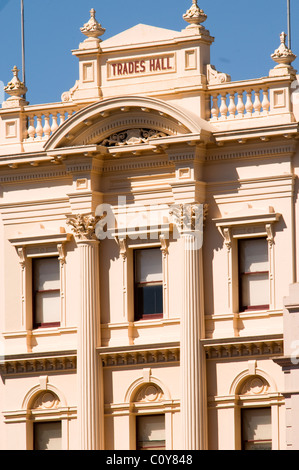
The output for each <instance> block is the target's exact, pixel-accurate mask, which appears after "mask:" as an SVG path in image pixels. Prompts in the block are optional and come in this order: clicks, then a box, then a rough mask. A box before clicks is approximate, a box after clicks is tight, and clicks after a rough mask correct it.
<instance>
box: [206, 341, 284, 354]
mask: <svg viewBox="0 0 299 470" xmlns="http://www.w3.org/2000/svg"><path fill="white" fill-rule="evenodd" d="M203 344H204V348H205V353H206V358H207V359H229V358H241V357H242V358H248V357H253V356H267V357H269V356H280V355H282V354H283V339H282V337H278V338H275V339H271V338H268V339H267V338H264V339H263V340H259V339H258V337H257V338H256V339H255V338H253V339H251V340H250V341H248V340H246V338H244V339H242V338H238V340H237V341H231V342H226V343H224V342H222V341H219V342H218V343H217V342H215V341H211V342H206V343H205V342H203Z"/></svg>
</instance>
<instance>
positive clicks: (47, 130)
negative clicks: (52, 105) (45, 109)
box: [44, 114, 51, 139]
mask: <svg viewBox="0 0 299 470" xmlns="http://www.w3.org/2000/svg"><path fill="white" fill-rule="evenodd" d="M49 121H50V116H49V114H45V124H44V136H45V138H46V139H48V138H49V137H50V135H51V127H50V122H49Z"/></svg>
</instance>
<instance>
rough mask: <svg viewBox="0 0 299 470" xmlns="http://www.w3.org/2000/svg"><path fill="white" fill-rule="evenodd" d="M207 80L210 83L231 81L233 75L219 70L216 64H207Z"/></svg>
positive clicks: (217, 83)
mask: <svg viewBox="0 0 299 470" xmlns="http://www.w3.org/2000/svg"><path fill="white" fill-rule="evenodd" d="M207 80H208V84H209V85H219V84H221V83H227V82H230V81H231V76H230V75H228V74H227V73H223V72H218V70H216V69H215V67H214V65H211V64H209V65H207Z"/></svg>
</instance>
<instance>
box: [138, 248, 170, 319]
mask: <svg viewBox="0 0 299 470" xmlns="http://www.w3.org/2000/svg"><path fill="white" fill-rule="evenodd" d="M134 255H135V256H134V264H135V267H134V270H135V279H134V280H135V283H134V284H135V320H140V319H146V318H151V319H152V318H161V317H162V315H163V274H162V253H161V250H160V248H147V249H144V250H135V252H134Z"/></svg>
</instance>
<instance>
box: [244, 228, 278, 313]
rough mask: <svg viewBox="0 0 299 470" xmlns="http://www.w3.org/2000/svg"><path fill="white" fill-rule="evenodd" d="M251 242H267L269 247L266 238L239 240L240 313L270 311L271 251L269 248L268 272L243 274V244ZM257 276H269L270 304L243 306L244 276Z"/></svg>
mask: <svg viewBox="0 0 299 470" xmlns="http://www.w3.org/2000/svg"><path fill="white" fill-rule="evenodd" d="M251 240H265V242H266V246H267V239H266V237H263V236H261V237H248V238H247V237H246V238H239V239H238V304H239V309H238V310H239V312H253V311H257V310H269V309H270V261H269V249H268V247H267V264H268V270H267V271H252V272H242V271H241V243H242V242H244V241H251ZM257 274H267V281H268V298H269V303H268V304H260V305H246V306H245V305H243V298H244V287H243V276H246V277H249V276H254V275H257Z"/></svg>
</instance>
